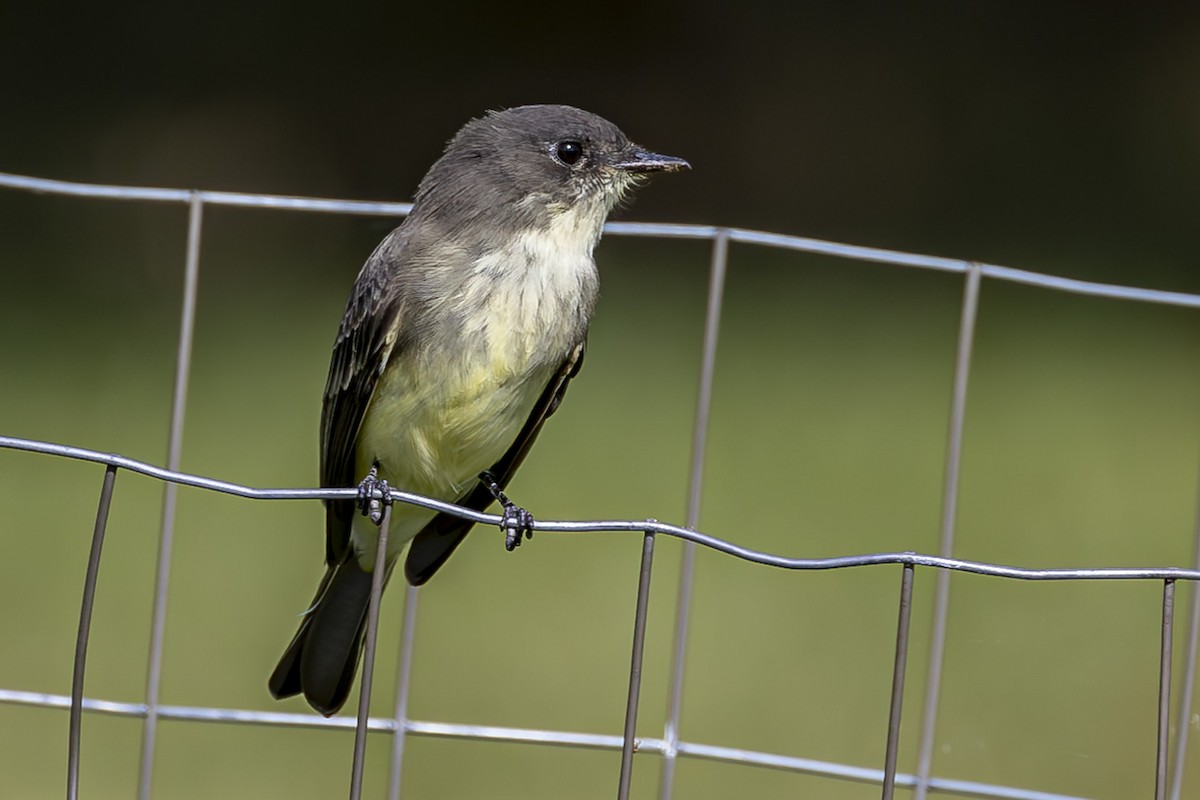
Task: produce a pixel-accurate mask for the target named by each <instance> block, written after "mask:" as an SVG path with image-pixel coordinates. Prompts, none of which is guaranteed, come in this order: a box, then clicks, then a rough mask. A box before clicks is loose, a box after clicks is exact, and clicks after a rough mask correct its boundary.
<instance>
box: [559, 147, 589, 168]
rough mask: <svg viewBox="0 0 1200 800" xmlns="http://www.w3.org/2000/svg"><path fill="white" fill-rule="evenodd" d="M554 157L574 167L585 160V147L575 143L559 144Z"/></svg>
mask: <svg viewBox="0 0 1200 800" xmlns="http://www.w3.org/2000/svg"><path fill="white" fill-rule="evenodd" d="M554 155H555V157H556V158H557V159H558V160H559V161H561V162H562V163H564V164H566V165H567V166H568V167H572V166H574V165H576V164H578V163H579V159H581V158H583V145H581V144H580V143H579V142H574V141H568V142H559V143H558V145H556V146H555V148H554Z"/></svg>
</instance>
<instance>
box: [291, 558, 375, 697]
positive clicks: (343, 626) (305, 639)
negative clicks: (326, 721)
mask: <svg viewBox="0 0 1200 800" xmlns="http://www.w3.org/2000/svg"><path fill="white" fill-rule="evenodd" d="M370 597H371V573H369V572H365V571H364V570H363V569H362V568H361V567H359V565H358V561H357V559H355V558H354V556H353V551H352V550H351V552H350V554H349V557H348V558H346V559H345V560H344V561H343V562H342V563H341V564H338V565H336V566H331V567H329V569H328V570H327V571H326V572H325V577H324V578H322V579H321V585H320V586H319V587H318V588H317V596H316V598H314V600H313V607H312V608H311V609H309V611H308V612H306V613H305V615H304V620H303V621H302V622H301V623H300V630H298V631H296V636H295V637H294V638H293V639H292V643H291V644H289V645H288V647H287V650H285V651H284V653H283V657H282V658H280V659H279V665H278V666H276V667H275V671H274V672H273V673H271V679H270V680H269V681H268V682H267V686H268V688H269V689H270V690H271V694H272V696H274V697H275V699H276V700H280V699H282V698H284V697H291V696H293V695H297V694H300V693H301V692H303V693H304V699H305V700H307V701H308V704H309V705H310V706H312V707H313V708H315V709H316V710H317V711H319V712H320V713H322V714H324V715H325V716H327V717H330V716H333V715H334V714H336V713H337V712H338V711H339V710H340V709H341V707H342V706H343V705H344V704H345V703H346V698H347V697H348V696H349V695H350V687H351V686H353V685H354V675H355V673H356V672H357V671H358V659H359V655H360V653H361V652H362V643H363V631H364V630H365V628H366V623H367V605H368V604H369V602H370Z"/></svg>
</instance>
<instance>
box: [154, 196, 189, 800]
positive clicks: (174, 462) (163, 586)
mask: <svg viewBox="0 0 1200 800" xmlns="http://www.w3.org/2000/svg"><path fill="white" fill-rule="evenodd" d="M203 222H204V202H203V201H202V200H201V199H200V197H199V193H198V192H189V193H188V236H187V259H186V263H185V267H184V277H183V308H182V311H181V313H180V315H179V348H178V351H177V353H176V356H175V391H174V393H173V394H172V398H171V429H170V433H169V434H168V438H167V469H174V470H177V469H179V465H180V463H181V459H182V456H183V418H184V414H185V412H186V409H187V389H188V377H189V376H190V375H191V370H192V339H193V337H194V334H195V330H196V296H197V293H198V289H197V287H198V284H199V280H200V228H201V225H202V224H203ZM178 488H179V487H178V486H176V485H175V484H174V483H170V482H168V483H166V484H165V485H164V486H163V504H162V524H161V526H160V532H159V539H158V565H157V567H156V569H155V573H154V612H153V617H152V618H151V622H150V664H149V667H148V668H147V670H146V709H147V714H146V724H145V726H144V727H143V728H142V751H141V761H140V766H139V770H138V800H150V787H151V784H152V782H153V778H154V750H155V746H156V744H157V741H158V698H159V692H160V689H161V686H162V659H163V637H164V635H165V632H166V624H167V596H168V588H169V584H170V581H171V547H172V544H173V543H174V540H175V499H176V494H177V492H178Z"/></svg>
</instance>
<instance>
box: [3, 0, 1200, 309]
mask: <svg viewBox="0 0 1200 800" xmlns="http://www.w3.org/2000/svg"><path fill="white" fill-rule="evenodd" d="M0 13H2V14H3V15H4V17H3V21H4V28H5V29H6V31H7V34H6V36H5V46H4V48H2V49H0V67H2V68H3V70H4V74H5V75H6V76H7V77H6V79H5V80H4V89H3V91H4V97H3V103H4V109H5V117H6V119H7V123H6V124H5V125H4V126H3V127H2V129H0V152H3V153H4V169H6V170H8V171H10V172H19V173H26V174H35V175H42V176H54V177H64V178H71V179H75V180H82V181H98V182H112V183H157V184H165V185H170V186H189V187H190V186H195V187H202V188H212V189H218V188H219V189H239V190H245V191H272V192H280V193H292V194H315V195H325V196H347V197H359V198H386V199H397V198H407V197H409V196H410V195H411V193H412V190H413V188H414V187H415V185H416V182H417V180H418V179H419V178H420V176H421V174H422V172H423V170H424V168H425V166H426V165H427V164H428V163H429V162H430V161H431V160H432V159H433V158H434V157H435V156H436V155H437V153H438V151H439V148H440V146H441V144H442V142H444V141H445V140H446V139H447V138H449V136H450V135H451V134H452V133H453V132H454V131H455V130H456V129H457V127H458V126H459V125H460V124H462V122H463V121H464V120H465V119H466V118H468V117H470V116H473V115H476V114H478V113H480V112H481V111H482V110H484V109H489V108H499V107H503V106H508V105H519V104H523V103H531V102H565V103H570V104H574V105H579V106H581V107H584V108H587V109H589V110H593V111H596V112H597V113H600V114H602V115H605V116H609V117H610V118H612V119H613V120H614V121H616V122H617V123H618V124H619V125H621V126H622V127H624V128H625V130H626V132H627V133H628V134H630V135H631V136H632V137H633V138H634V139H636V140H639V141H642V142H643V143H644V144H646V145H647V146H650V147H657V148H661V149H663V150H665V151H671V152H678V153H679V154H681V155H684V156H686V157H687V158H689V159H690V160H691V161H692V162H693V163H694V164H695V166H696V170H695V173H694V174H693V175H692V176H690V177H689V178H688V180H687V182H686V183H684V182H676V183H674V184H673V185H670V186H666V187H664V188H662V189H660V190H659V191H657V192H655V193H654V194H647V196H646V197H645V198H644V199H642V200H640V201H639V202H638V206H637V216H638V217H639V218H650V219H670V220H688V221H700V222H712V223H720V224H727V225H738V226H748V227H755V228H762V229H767V230H775V231H782V232H788V233H799V234H805V235H811V236H816V237H821V238H830V239H838V240H853V241H857V242H862V243H867V244H874V245H879V246H884V247H893V248H899V249H910V250H917V251H923V252H932V253H938V254H948V255H955V256H961V257H967V258H973V259H981V260H986V261H992V262H998V263H1011V264H1014V265H1020V266H1024V267H1029V268H1033V269H1052V270H1057V271H1060V272H1064V273H1070V274H1074V275H1081V276H1086V277H1093V278H1099V279H1114V280H1115V279H1134V278H1140V279H1141V281H1142V282H1145V283H1149V284H1153V285H1157V286H1170V287H1173V288H1180V289H1188V288H1190V289H1193V290H1194V289H1196V288H1197V286H1198V285H1200V284H1197V282H1196V281H1197V278H1196V277H1195V276H1196V270H1194V269H1193V268H1192V267H1193V264H1194V258H1195V252H1196V250H1197V247H1196V245H1197V232H1196V226H1195V225H1194V224H1192V222H1193V221H1192V211H1193V209H1194V208H1195V206H1196V202H1197V199H1198V198H1197V189H1196V186H1197V179H1198V178H1200V146H1198V145H1200V96H1198V95H1200V88H1198V86H1200V83H1198V81H1197V76H1198V75H1200V48H1198V47H1197V41H1198V37H1200V12H1196V11H1194V10H1192V11H1177V12H1176V13H1167V12H1165V11H1162V10H1157V9H1149V8H1145V7H1142V6H1139V5H1138V4H1103V5H1102V4H1094V3H1056V4H1040V3H978V2H964V3H943V4H937V3H932V4H931V3H922V4H901V5H897V6H895V7H891V8H883V9H881V8H879V7H875V6H872V5H871V4H865V3H837V4H833V3H828V4H820V5H811V4H789V3H772V2H762V0H755V1H753V2H743V3H737V4H716V3H670V2H657V3H649V4H646V3H626V2H612V3H604V4H598V3H592V4H588V3H568V4H553V5H547V6H544V7H519V6H513V5H509V4H503V3H475V2H464V3H456V4H454V5H453V6H451V7H448V8H446V7H442V6H441V5H440V4H437V3H420V4H416V3H372V4H364V3H353V2H351V3H338V4H333V3H330V4H311V3H294V2H287V3H285V2H264V3H256V4H248V5H247V6H246V7H245V8H242V9H239V10H237V11H230V10H228V9H221V8H220V7H219V6H218V7H213V6H211V5H183V4H179V5H162V4H149V3H132V4H116V5H113V6H103V7H101V6H94V7H93V6H87V5H85V4H65V5H57V6H52V7H45V6H37V5H36V4H9V5H8V6H7V7H6V9H5V10H4V11H3V12H0ZM1064 260H1069V262H1070V266H1069V267H1066V268H1064V265H1063V261H1064Z"/></svg>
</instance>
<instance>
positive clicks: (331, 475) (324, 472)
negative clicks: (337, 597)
mask: <svg viewBox="0 0 1200 800" xmlns="http://www.w3.org/2000/svg"><path fill="white" fill-rule="evenodd" d="M396 238H397V235H396V232H393V233H392V235H390V236H388V237H387V238H386V239H384V240H383V242H382V243H380V245H379V247H377V248H376V249H375V252H374V253H372V254H371V257H370V258H368V259H367V263H366V264H365V265H364V266H363V269H362V272H360V273H359V276H358V280H356V281H355V283H354V288H353V289H352V290H351V293H350V299H349V301H348V302H347V303H346V313H345V315H344V316H343V317H342V322H341V325H340V326H339V327H338V334H337V340H336V341H335V342H334V345H333V356H332V358H331V359H330V362H329V378H328V380H327V381H326V383H325V397H324V402H323V404H322V407H321V486H322V487H329V488H346V487H350V486H354V485H355V484H356V483H357V481H358V478H357V476H355V474H354V445H355V441H356V440H357V439H358V431H359V428H360V427H361V426H362V421H363V416H364V415H365V414H366V412H367V406H368V405H369V404H370V402H371V395H372V394H373V393H374V391H375V384H376V383H377V382H378V381H379V376H380V374H381V373H382V372H383V368H384V366H385V365H386V364H387V361H388V358H389V357H391V356H392V355H393V354H394V353H396V352H398V351H399V350H400V349H402V348H403V347H404V346H405V344H406V342H405V341H404V337H403V335H402V333H401V332H400V331H399V327H400V326H399V324H398V323H399V317H400V314H401V310H402V307H401V306H402V304H401V301H400V298H399V296H398V295H397V293H396V289H395V281H394V280H393V277H394V270H395V265H396V260H395V259H396V247H397V246H398V243H397V241H396ZM325 509H326V511H325V515H326V516H325V537H326V538H325V558H326V561H327V562H328V563H329V564H331V565H332V564H336V563H338V562H339V561H340V560H341V556H342V554H343V552H344V551H345V548H346V544H347V542H348V541H349V539H350V522H351V520H352V519H353V517H354V514H355V507H354V501H353V500H330V501H327V502H326V504H325Z"/></svg>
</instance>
